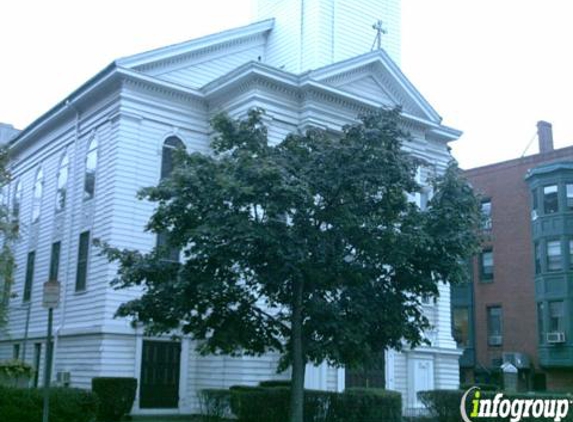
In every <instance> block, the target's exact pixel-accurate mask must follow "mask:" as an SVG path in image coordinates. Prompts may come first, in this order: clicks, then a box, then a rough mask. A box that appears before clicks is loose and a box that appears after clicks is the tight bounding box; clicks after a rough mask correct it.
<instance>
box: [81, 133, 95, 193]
mask: <svg viewBox="0 0 573 422" xmlns="http://www.w3.org/2000/svg"><path fill="white" fill-rule="evenodd" d="M97 147H98V141H97V137H94V138H93V139H92V140H91V141H90V143H89V146H88V152H87V154H86V172H85V176H84V200H89V199H92V198H93V197H94V192H95V182H96V170H97Z"/></svg>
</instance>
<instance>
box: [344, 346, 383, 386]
mask: <svg viewBox="0 0 573 422" xmlns="http://www.w3.org/2000/svg"><path fill="white" fill-rule="evenodd" d="M345 374H346V376H345V386H346V388H350V387H368V388H385V387H386V362H385V359H384V352H382V353H380V354H379V355H378V356H377V358H376V359H374V361H373V362H370V364H368V365H365V366H364V367H363V368H357V369H351V368H346V371H345Z"/></svg>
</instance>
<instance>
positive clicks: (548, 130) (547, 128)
mask: <svg viewBox="0 0 573 422" xmlns="http://www.w3.org/2000/svg"><path fill="white" fill-rule="evenodd" d="M537 139H539V153H540V154H544V153H546V152H551V151H553V128H552V126H551V123H549V122H544V121H543V120H540V121H538V122H537Z"/></svg>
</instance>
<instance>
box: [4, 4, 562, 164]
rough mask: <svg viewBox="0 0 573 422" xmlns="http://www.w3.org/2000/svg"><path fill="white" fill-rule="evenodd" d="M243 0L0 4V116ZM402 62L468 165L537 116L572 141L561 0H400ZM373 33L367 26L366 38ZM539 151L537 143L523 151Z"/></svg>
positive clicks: (247, 12) (526, 131)
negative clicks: (456, 135)
mask: <svg viewBox="0 0 573 422" xmlns="http://www.w3.org/2000/svg"><path fill="white" fill-rule="evenodd" d="M251 7H252V6H251V1H250V0H209V1H191V0H162V1H158V0H156V1H150V0H114V1H112V0H99V1H98V2H89V3H88V2H87V1H77V0H50V1H47V0H18V1H8V0H7V1H3V2H1V3H0V55H1V56H0V57H2V60H1V61H0V121H2V122H5V123H11V124H13V125H14V126H16V127H18V128H23V127H25V126H26V125H28V124H29V123H31V122H32V121H33V120H34V119H35V118H37V117H39V116H40V115H41V114H42V113H44V112H46V111H47V110H48V109H49V108H51V107H52V106H53V105H55V104H56V103H57V102H59V101H60V100H62V99H63V98H64V97H65V96H66V95H68V94H69V93H71V92H72V91H73V90H74V89H75V88H77V87H78V86H79V85H81V84H82V83H83V82H84V81H86V80H87V79H88V78H90V77H91V76H93V75H94V74H96V73H97V72H98V71H99V70H101V69H102V68H104V67H105V66H106V65H108V64H109V63H110V62H111V61H112V60H114V59H116V58H119V57H122V56H128V55H132V54H135V53H139V52H141V51H146V50H149V49H152V48H156V47H161V46H164V45H167V44H173V43H176V42H181V41H185V40H188V39H192V38H195V37H197V36H201V35H205V34H209V33H212V32H217V31H220V30H223V29H227V28H231V27H234V26H239V25H243V24H246V23H248V22H250V21H251V16H252V11H251ZM402 7H403V9H402V68H403V70H404V73H405V74H406V76H407V77H409V78H410V80H411V81H412V82H413V83H414V85H416V86H417V88H418V89H419V90H420V92H421V93H422V95H424V96H425V97H426V99H427V100H428V101H429V102H430V103H431V104H432V105H433V106H434V108H435V109H436V110H437V111H438V113H440V115H441V116H442V117H443V118H444V123H445V124H447V125H450V126H453V127H455V128H457V129H461V130H463V131H464V135H463V136H462V138H461V139H460V140H459V141H457V142H455V143H453V144H452V147H453V153H454V155H455V157H456V158H457V159H458V160H459V161H460V164H461V165H462V166H463V167H465V168H470V167H475V166H478V165H484V164H488V163H492V162H497V161H500V160H505V159H510V158H516V157H519V156H521V154H522V153H523V150H524V149H525V147H526V145H527V144H528V142H529V141H531V139H532V137H533V136H534V135H535V130H536V128H535V124H536V122H537V120H547V121H549V122H552V123H553V128H554V137H555V146H556V147H557V148H559V147H564V146H568V145H571V144H573V118H570V116H569V114H573V111H570V110H571V109H572V108H573V107H568V104H569V101H571V100H572V99H573V83H572V82H571V79H572V77H573V59H572V58H571V57H570V50H571V48H570V41H571V40H573V25H572V24H570V22H569V21H570V20H571V16H573V14H572V13H571V12H573V4H571V2H570V1H568V0H545V1H541V0H480V1H469V0H402ZM373 35H374V34H373ZM535 152H537V145H536V142H534V144H533V145H532V146H531V147H530V148H529V150H528V153H535Z"/></svg>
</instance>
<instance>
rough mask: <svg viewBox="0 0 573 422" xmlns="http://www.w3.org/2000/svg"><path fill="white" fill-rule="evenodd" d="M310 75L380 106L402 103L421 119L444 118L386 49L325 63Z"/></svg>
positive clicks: (436, 119) (405, 110) (411, 113)
mask: <svg viewBox="0 0 573 422" xmlns="http://www.w3.org/2000/svg"><path fill="white" fill-rule="evenodd" d="M309 77H310V78H311V79H313V80H316V81H318V82H320V83H323V84H325V85H328V86H331V87H333V88H336V89H339V90H341V91H344V92H348V93H351V94H353V95H356V96H359V97H363V98H367V99H369V100H371V101H374V102H376V103H378V104H379V105H380V106H395V105H399V106H401V107H402V110H403V112H404V113H406V114H408V115H411V116H414V117H416V118H419V119H423V120H426V121H430V122H433V123H436V124H440V122H441V120H442V119H441V117H440V115H439V114H438V113H437V112H436V111H435V110H434V108H433V107H432V106H431V105H430V103H429V102H428V101H427V100H426V99H425V98H424V97H423V96H422V94H420V92H419V91H418V90H417V89H416V88H415V87H414V85H413V84H412V83H411V82H410V81H409V80H408V78H406V76H405V75H404V74H403V73H402V71H401V70H400V68H399V67H398V66H397V65H396V64H395V63H394V62H393V61H392V59H391V58H390V57H389V56H388V55H387V54H386V53H385V52H384V51H383V50H378V51H374V52H371V53H367V54H363V55H362V56H358V57H354V58H352V59H348V60H345V61H342V62H338V63H335V64H332V65H329V66H325V67H323V68H320V69H317V70H315V71H312V72H310V75H309Z"/></svg>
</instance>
